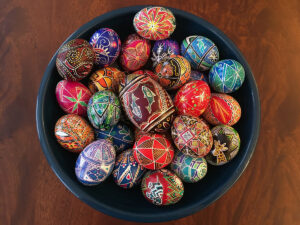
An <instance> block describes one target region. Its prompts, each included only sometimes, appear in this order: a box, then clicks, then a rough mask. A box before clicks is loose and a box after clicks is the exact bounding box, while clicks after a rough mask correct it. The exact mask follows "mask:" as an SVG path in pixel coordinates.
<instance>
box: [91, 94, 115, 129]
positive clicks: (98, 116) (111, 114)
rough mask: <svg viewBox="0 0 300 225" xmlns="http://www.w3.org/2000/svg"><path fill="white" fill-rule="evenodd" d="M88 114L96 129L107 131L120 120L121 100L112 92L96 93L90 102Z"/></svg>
mask: <svg viewBox="0 0 300 225" xmlns="http://www.w3.org/2000/svg"><path fill="white" fill-rule="evenodd" d="M87 114H88V117H89V120H90V122H91V124H92V125H93V127H94V128H97V129H104V130H107V129H109V128H110V127H111V126H114V125H115V124H117V123H118V122H119V120H120V115H121V105H120V101H119V98H118V97H117V96H116V95H115V94H114V93H113V92H111V91H99V92H96V93H95V94H94V95H93V96H92V97H91V98H90V100H89V104H88V109H87Z"/></svg>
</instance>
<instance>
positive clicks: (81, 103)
mask: <svg viewBox="0 0 300 225" xmlns="http://www.w3.org/2000/svg"><path fill="white" fill-rule="evenodd" d="M55 92H56V99H57V102H58V104H59V106H60V107H61V108H62V110H64V111H65V112H66V113H70V114H71V113H72V114H76V115H79V116H86V112H87V104H88V101H89V99H90V98H91V97H92V93H91V92H90V90H89V89H88V88H87V87H86V86H84V85H83V84H82V83H80V82H77V81H68V80H62V81H60V82H58V84H57V86H56V91H55Z"/></svg>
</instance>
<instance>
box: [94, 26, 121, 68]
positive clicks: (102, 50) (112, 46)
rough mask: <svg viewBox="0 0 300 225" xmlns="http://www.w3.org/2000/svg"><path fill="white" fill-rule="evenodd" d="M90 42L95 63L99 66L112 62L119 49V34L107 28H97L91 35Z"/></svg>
mask: <svg viewBox="0 0 300 225" xmlns="http://www.w3.org/2000/svg"><path fill="white" fill-rule="evenodd" d="M90 44H91V45H92V47H93V50H94V52H95V64H96V65H98V66H101V67H106V66H109V65H110V64H112V63H114V62H115V60H116V59H117V58H118V56H119V54H120V51H121V40H120V37H119V35H118V34H117V33H116V32H115V31H114V30H112V29H109V28H101V29H99V30H97V31H96V32H95V33H94V34H93V35H92V37H91V39H90Z"/></svg>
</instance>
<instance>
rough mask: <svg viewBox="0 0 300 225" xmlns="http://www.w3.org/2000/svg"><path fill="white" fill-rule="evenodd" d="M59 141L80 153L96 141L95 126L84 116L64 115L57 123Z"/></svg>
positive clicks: (69, 149)
mask: <svg viewBox="0 0 300 225" xmlns="http://www.w3.org/2000/svg"><path fill="white" fill-rule="evenodd" d="M54 133H55V137H56V140H57V141H58V143H59V144H60V145H61V146H62V147H63V148H65V149H67V150H68V151H70V152H75V153H79V152H81V151H82V150H83V149H84V147H85V146H87V145H88V144H90V143H91V142H92V141H94V139H95V137H94V132H93V128H92V127H91V126H90V125H89V124H88V122H87V121H86V120H85V119H83V118H82V117H80V116H78V115H75V114H68V115H64V116H62V117H61V118H59V120H58V121H57V122H56V124H55V131H54Z"/></svg>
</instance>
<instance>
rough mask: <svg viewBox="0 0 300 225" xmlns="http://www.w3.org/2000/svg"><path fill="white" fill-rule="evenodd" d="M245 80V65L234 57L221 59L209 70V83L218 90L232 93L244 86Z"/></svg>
mask: <svg viewBox="0 0 300 225" xmlns="http://www.w3.org/2000/svg"><path fill="white" fill-rule="evenodd" d="M244 80H245V70H244V67H243V66H242V65H241V64H240V63H239V62H237V61H235V60H233V59H224V60H221V61H219V62H217V63H216V64H215V65H214V66H213V67H212V68H211V70H210V71H209V84H210V85H211V87H212V88H213V89H214V90H215V91H217V92H222V93H232V92H234V91H236V90H238V89H239V88H240V87H241V86H242V84H243V82H244Z"/></svg>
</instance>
